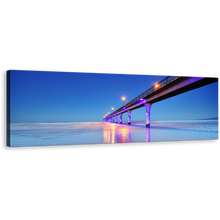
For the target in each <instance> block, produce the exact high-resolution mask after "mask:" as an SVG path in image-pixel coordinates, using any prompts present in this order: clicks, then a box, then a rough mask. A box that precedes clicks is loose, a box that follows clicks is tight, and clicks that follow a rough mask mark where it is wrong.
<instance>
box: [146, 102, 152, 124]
mask: <svg viewBox="0 0 220 220" xmlns="http://www.w3.org/2000/svg"><path fill="white" fill-rule="evenodd" d="M151 105H152V104H151V103H146V104H145V107H146V127H150V109H151Z"/></svg>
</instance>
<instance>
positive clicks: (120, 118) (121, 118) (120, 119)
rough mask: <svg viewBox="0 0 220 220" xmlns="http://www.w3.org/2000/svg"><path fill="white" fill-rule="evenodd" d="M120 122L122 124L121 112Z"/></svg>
mask: <svg viewBox="0 0 220 220" xmlns="http://www.w3.org/2000/svg"><path fill="white" fill-rule="evenodd" d="M120 124H122V114H120Z"/></svg>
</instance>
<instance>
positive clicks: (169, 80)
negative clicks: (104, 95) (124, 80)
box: [105, 76, 179, 118]
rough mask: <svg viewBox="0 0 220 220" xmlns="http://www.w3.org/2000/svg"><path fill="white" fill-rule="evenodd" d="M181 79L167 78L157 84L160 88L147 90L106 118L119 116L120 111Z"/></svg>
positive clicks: (175, 77) (153, 87)
mask: <svg viewBox="0 0 220 220" xmlns="http://www.w3.org/2000/svg"><path fill="white" fill-rule="evenodd" d="M177 78H179V77H178V76H167V77H166V78H164V79H162V80H161V81H160V82H158V83H157V85H158V88H156V87H155V85H154V86H152V87H151V88H149V89H148V90H146V91H145V92H143V93H141V94H140V95H139V96H137V97H136V98H134V99H132V100H131V101H130V102H128V103H126V104H125V105H123V106H122V107H120V108H119V109H117V110H115V111H114V112H112V113H111V114H110V115H108V116H106V117H105V118H107V117H109V116H111V115H114V114H117V113H118V112H119V111H121V110H122V109H123V108H126V107H128V106H130V105H132V104H134V103H136V102H137V101H138V100H140V99H143V98H144V97H146V96H147V95H149V94H150V93H152V92H154V91H155V90H157V89H159V88H161V87H163V86H164V85H166V84H167V83H170V82H171V81H173V80H175V79H177Z"/></svg>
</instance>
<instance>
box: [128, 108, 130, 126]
mask: <svg viewBox="0 0 220 220" xmlns="http://www.w3.org/2000/svg"><path fill="white" fill-rule="evenodd" d="M128 124H129V125H130V124H131V111H128Z"/></svg>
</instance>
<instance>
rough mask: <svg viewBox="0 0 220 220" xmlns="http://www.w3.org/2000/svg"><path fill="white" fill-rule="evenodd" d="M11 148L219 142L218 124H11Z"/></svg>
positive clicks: (201, 122)
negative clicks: (162, 142) (217, 140)
mask: <svg viewBox="0 0 220 220" xmlns="http://www.w3.org/2000/svg"><path fill="white" fill-rule="evenodd" d="M10 126H11V128H10V134H11V137H10V138H11V139H10V141H11V146H12V147H19V146H46V145H81V144H114V143H130V142H155V141H185V140H212V139H218V120H188V121H163V122H162V121H161V122H152V123H151V126H150V128H146V126H145V123H144V122H133V123H132V124H131V125H128V124H127V122H123V123H122V124H116V123H109V122H66V123H11V125H10Z"/></svg>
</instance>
